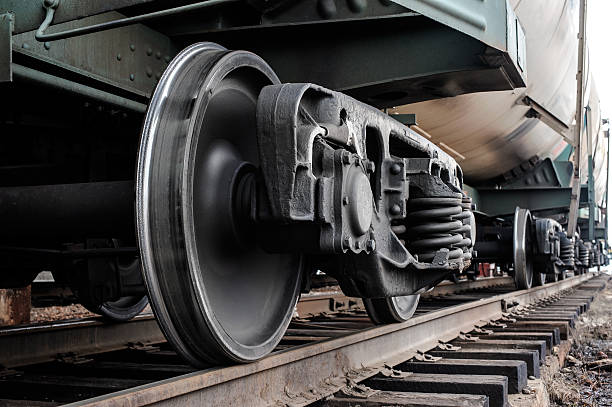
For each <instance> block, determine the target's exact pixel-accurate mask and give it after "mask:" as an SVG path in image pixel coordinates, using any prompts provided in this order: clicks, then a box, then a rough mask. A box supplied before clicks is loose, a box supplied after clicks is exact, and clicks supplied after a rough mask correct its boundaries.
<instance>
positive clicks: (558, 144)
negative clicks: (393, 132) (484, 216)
mask: <svg viewBox="0 0 612 407" xmlns="http://www.w3.org/2000/svg"><path fill="white" fill-rule="evenodd" d="M510 3H511V4H512V7H513V8H514V10H515V12H516V14H517V16H518V18H519V20H520V21H521V23H522V25H523V28H524V31H525V36H526V41H527V62H526V63H527V84H528V86H527V87H526V88H520V89H515V90H513V91H499V92H486V93H475V94H468V95H460V96H456V97H451V98H445V99H437V100H431V101H426V102H421V103H415V104H411V105H406V106H401V107H398V108H395V109H393V110H392V112H393V113H416V117H417V122H418V124H419V126H420V127H421V128H422V129H424V130H425V131H426V132H427V133H429V134H430V135H431V136H432V140H433V141H434V142H436V143H443V144H442V146H443V147H444V145H446V146H448V147H450V149H448V151H449V152H450V153H451V154H454V155H455V158H456V159H457V161H458V162H459V164H460V165H461V167H462V169H463V171H464V174H465V180H466V182H467V183H468V184H475V185H477V184H479V183H482V182H484V181H487V180H490V179H492V178H495V177H497V176H499V175H501V174H503V173H505V172H507V171H509V170H511V169H512V168H514V167H516V166H518V165H520V164H521V163H523V162H525V161H527V160H529V159H530V158H532V157H533V156H536V155H537V156H539V157H540V158H546V157H550V158H553V159H554V158H557V157H558V156H559V154H561V153H562V152H563V151H564V149H565V148H566V146H567V144H566V143H565V141H563V139H562V137H561V136H560V135H558V134H557V133H555V132H554V131H553V130H551V129H550V128H549V127H548V126H546V125H545V124H544V123H542V122H541V121H540V120H538V119H533V118H527V117H525V114H526V113H527V111H528V110H529V108H528V107H527V106H525V105H523V104H521V103H520V101H521V100H522V99H523V97H524V96H526V95H528V96H529V97H531V98H532V99H533V100H535V101H536V102H537V103H539V104H540V105H543V106H544V107H545V108H546V109H548V110H549V111H550V112H552V113H553V114H554V115H556V116H557V117H558V118H560V119H561V120H562V121H564V122H565V123H566V124H568V125H571V124H572V123H573V121H574V112H575V104H576V102H575V101H576V70H577V54H578V42H577V32H578V12H579V10H578V9H579V2H578V1H576V0H565V1H563V0H511V1H510ZM587 64H588V61H587ZM585 101H588V106H589V108H590V110H589V116H590V123H591V126H590V130H591V132H592V133H593V134H594V135H595V138H594V141H593V145H594V147H596V150H595V158H594V160H595V175H596V176H597V177H598V178H597V182H596V192H597V197H598V199H597V201H598V203H601V202H602V197H603V193H604V191H605V182H606V180H605V178H606V177H605V174H606V168H607V163H606V151H607V141H604V140H603V137H601V139H602V140H598V136H600V135H601V136H603V133H600V132H599V131H598V130H599V128H600V126H599V123H600V113H599V99H598V97H597V92H596V90H595V86H594V83H593V80H592V77H591V75H590V72H589V71H588V65H587V88H586V94H585ZM452 150H455V151H456V152H457V153H458V154H455V153H454V152H453V151H452ZM583 151H584V159H583V161H582V162H583V163H584V164H583V165H586V153H587V151H586V146H585V148H584V149H583ZM581 167H582V165H581ZM583 168H584V167H583ZM583 178H584V179H586V171H583Z"/></svg>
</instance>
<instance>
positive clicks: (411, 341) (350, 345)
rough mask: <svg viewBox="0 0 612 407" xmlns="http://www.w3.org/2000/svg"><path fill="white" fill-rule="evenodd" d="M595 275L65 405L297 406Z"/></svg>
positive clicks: (492, 298)
mask: <svg viewBox="0 0 612 407" xmlns="http://www.w3.org/2000/svg"><path fill="white" fill-rule="evenodd" d="M592 276H593V274H591V273H586V274H583V275H579V276H575V277H571V278H568V279H565V280H562V281H559V282H556V283H552V284H547V285H545V286H542V287H536V288H532V289H529V290H522V291H514V292H511V293H507V294H501V295H496V296H493V297H490V298H483V299H480V300H478V301H472V302H469V303H464V304H461V305H456V306H451V307H448V308H443V309H441V310H439V311H433V312H430V313H427V314H423V315H421V316H418V317H416V318H414V319H411V320H409V321H406V322H404V323H401V324H392V325H384V326H377V327H373V328H369V329H365V330H362V331H359V332H357V333H354V334H349V335H346V336H343V337H338V338H334V339H329V340H324V341H321V342H317V343H315V344H312V345H303V346H298V347H295V348H290V349H288V350H285V351H280V352H277V353H274V354H272V355H270V356H268V357H266V358H264V359H262V360H259V361H257V362H254V363H250V364H245V365H237V366H230V367H219V368H211V369H206V370H201V371H198V372H194V373H191V374H186V375H183V376H178V377H175V378H171V379H166V380H162V381H159V382H154V383H150V384H147V385H143V386H138V387H134V388H131V389H127V390H123V391H119V392H115V393H111V394H108V395H104V396H99V397H95V398H91V399H88V400H84V401H80V402H76V403H72V404H69V406H73V407H76V406H80V407H83V406H101V407H104V406H107V407H110V406H113V407H115V406H120V405H121V406H123V405H129V406H132V407H135V406H149V405H155V406H177V405H181V406H191V405H194V406H195V405H197V406H200V405H214V404H217V403H218V402H219V400H223V403H224V404H226V405H249V406H265V405H278V404H279V403H281V404H285V405H290V406H302V405H306V404H309V403H312V402H313V401H315V400H318V399H321V398H323V397H326V396H328V395H331V394H333V393H334V392H336V391H338V390H339V389H341V388H343V387H345V386H346V385H347V383H348V382H349V381H350V380H354V381H360V380H363V379H365V378H368V377H371V376H373V375H375V374H377V373H378V372H379V371H381V370H382V369H383V368H384V366H386V365H390V366H393V365H396V364H398V363H399V362H402V361H405V360H407V359H409V358H410V357H412V356H413V355H414V354H416V353H417V352H418V351H419V350H422V351H425V350H428V349H431V348H433V347H434V346H435V345H436V344H437V343H438V341H440V340H442V341H448V340H451V339H453V338H454V337H456V336H457V335H458V334H460V333H461V332H465V331H470V330H471V329H472V328H473V327H474V326H480V325H484V324H485V323H486V322H488V321H490V320H494V319H499V318H500V317H502V315H503V312H504V311H505V310H506V308H507V306H508V304H512V305H527V304H529V303H531V302H533V301H536V300H538V299H541V298H545V297H548V296H551V295H553V294H555V293H559V292H561V291H563V290H566V289H569V288H571V287H574V286H576V285H578V284H580V283H582V282H584V281H586V280H588V279H590V278H591V277H592Z"/></svg>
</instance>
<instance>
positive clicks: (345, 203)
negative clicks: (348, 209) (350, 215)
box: [342, 196, 351, 205]
mask: <svg viewBox="0 0 612 407" xmlns="http://www.w3.org/2000/svg"><path fill="white" fill-rule="evenodd" d="M350 202H351V201H350V200H349V197H348V196H345V197H344V198H342V205H348V204H349V203H350Z"/></svg>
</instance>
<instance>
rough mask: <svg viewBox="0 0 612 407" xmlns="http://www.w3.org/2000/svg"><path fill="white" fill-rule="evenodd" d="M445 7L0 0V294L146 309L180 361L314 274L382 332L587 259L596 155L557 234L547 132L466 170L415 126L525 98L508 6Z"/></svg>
mask: <svg viewBox="0 0 612 407" xmlns="http://www.w3.org/2000/svg"><path fill="white" fill-rule="evenodd" d="M437 3H440V4H437ZM464 3H465V4H463V3H462V4H461V5H458V3H455V2H453V1H441V2H436V4H437V5H436V6H433V5H431V2H429V1H417V0H395V1H387V0H380V1H379V0H317V1H286V0H269V1H259V0H245V1H237V0H208V1H199V2H196V1H172V2H171V1H162V0H115V1H113V2H102V1H100V2H80V1H77V0H44V1H42V0H40V1H38V0H33V1H25V2H24V1H17V0H0V89H1V90H0V91H1V92H2V96H3V100H4V101H5V103H4V107H3V109H2V110H1V111H0V134H1V135H2V138H1V140H0V224H1V227H0V288H10V287H23V286H27V285H28V284H30V283H31V282H32V280H33V279H34V278H35V276H36V275H37V274H38V273H39V272H41V271H51V272H52V274H53V278H54V280H55V281H56V282H57V283H58V284H62V285H66V286H68V287H70V289H71V290H72V291H73V292H74V293H75V294H76V296H77V297H78V299H79V301H80V302H81V303H82V304H83V305H85V306H86V307H87V308H88V309H90V310H92V311H94V312H96V313H99V314H102V315H104V316H105V317H107V318H109V319H112V320H118V321H121V320H127V319H130V318H132V317H133V316H135V315H136V314H138V313H139V312H140V311H141V310H142V309H143V308H144V307H145V306H146V304H147V303H148V302H149V301H150V303H151V306H152V308H153V310H154V312H155V315H156V318H157V321H158V323H159V325H160V327H161V328H162V331H163V332H164V334H165V335H166V338H167V339H168V341H169V342H170V343H171V344H172V345H173V346H174V348H175V349H176V350H177V352H178V353H179V354H180V355H182V356H183V357H184V358H185V359H187V360H188V361H189V362H191V363H192V364H194V365H196V366H201V365H203V364H205V363H207V362H211V361H212V362H218V363H219V362H220V363H228V362H247V361H252V360H256V359H258V358H261V357H262V356H264V355H266V354H267V353H269V352H270V351H272V349H274V347H275V346H276V344H277V343H278V341H279V340H280V338H281V336H282V335H283V333H284V331H285V329H286V328H287V326H288V324H289V321H290V319H291V316H292V314H293V310H294V307H295V304H296V301H297V300H298V298H299V295H300V293H301V292H307V291H308V290H309V286H310V281H311V278H312V276H313V275H314V274H315V273H317V272H318V271H322V272H324V273H326V274H328V275H330V276H332V277H333V278H335V279H336V280H337V281H338V283H339V284H340V286H341V288H342V290H343V291H344V293H345V294H347V295H349V296H354V297H361V298H363V299H364V304H365V306H366V309H367V311H368V314H369V315H370V317H371V318H372V320H373V321H374V322H376V323H389V322H401V321H405V320H407V319H408V318H410V317H411V316H412V314H413V312H414V310H415V308H416V305H417V303H418V298H419V297H418V296H419V293H422V292H424V291H426V290H429V289H430V288H432V287H433V286H435V285H436V284H437V283H439V282H440V281H442V280H444V279H448V278H452V277H456V276H459V275H462V274H474V273H476V271H477V270H478V267H479V265H480V264H490V263H495V264H497V265H500V266H502V267H503V268H504V269H505V271H507V272H508V273H510V274H512V275H514V277H515V280H516V283H517V287H518V288H529V287H531V285H532V284H545V283H546V282H547V281H548V280H555V279H558V278H563V277H564V276H565V273H566V272H567V271H568V270H569V271H573V272H582V271H584V270H586V269H588V268H589V267H593V266H598V265H603V264H606V263H607V256H605V255H604V253H607V245H606V243H605V242H606V241H607V239H606V238H607V230H605V228H604V227H603V225H605V224H606V219H605V218H606V217H605V207H606V205H605V200H603V199H600V198H598V197H597V196H596V193H595V186H594V185H595V179H596V178H597V179H601V177H605V176H606V174H607V161H606V163H605V168H604V169H603V170H602V169H601V168H603V167H602V166H601V165H599V166H597V165H595V164H593V160H594V158H593V157H599V156H598V155H597V154H595V153H593V152H591V153H590V154H587V156H585V157H586V159H585V160H582V162H583V163H586V164H585V167H584V168H587V167H588V170H587V171H586V172H585V171H583V172H582V174H583V176H584V177H585V178H584V180H583V181H584V186H582V188H581V189H583V190H584V191H582V193H581V194H580V203H581V204H580V208H581V209H580V211H581V212H580V215H581V216H579V217H578V219H579V222H578V223H579V228H577V229H576V232H575V233H574V232H573V231H572V232H568V226H567V224H568V217H569V206H570V200H571V195H572V192H571V180H572V177H573V175H574V174H575V173H577V172H576V171H574V164H573V161H571V159H570V154H572V153H573V152H575V151H577V150H576V149H575V148H574V147H572V145H571V144H568V147H567V148H566V149H565V150H564V151H565V156H561V155H560V156H558V157H555V158H554V159H552V158H548V157H539V158H538V157H536V158H534V159H531V160H527V161H525V162H522V163H521V164H520V165H519V166H518V167H516V168H514V169H512V170H511V171H507V172H506V173H504V174H491V177H489V178H486V179H483V178H482V177H478V176H471V175H470V173H466V172H465V171H464V169H463V167H462V163H461V162H462V160H463V159H462V158H461V157H462V154H461V153H459V152H458V151H457V150H456V149H455V147H451V146H450V145H449V144H448V143H440V142H436V138H435V137H431V135H430V134H428V133H427V132H424V131H422V129H421V127H422V126H423V122H421V121H420V119H419V117H420V116H419V113H418V112H417V110H418V109H417V108H418V106H420V104H421V103H428V102H430V101H445V100H452V99H455V98H457V97H461V95H472V94H491V93H492V92H493V93H494V92H511V93H512V92H515V93H516V95H518V96H521V94H520V92H519V90H520V89H525V88H527V89H529V88H528V85H529V77H530V76H529V75H530V67H529V63H528V60H526V59H527V49H528V44H529V42H528V41H527V40H526V31H524V29H523V26H522V25H521V21H520V18H519V17H520V16H519V17H517V13H515V10H514V9H513V6H512V4H511V3H510V2H506V1H490V2H481V1H474V2H464ZM527 34H528V32H527ZM527 38H529V37H527ZM576 49H578V45H577V44H576ZM593 94H594V92H593ZM520 100H523V101H524V100H527V102H525V103H527V105H526V106H525V111H524V112H522V113H521V115H520V119H521V120H523V119H524V120H527V121H535V122H537V123H541V122H543V123H544V125H547V120H548V127H550V118H551V117H552V118H555V117H556V116H555V114H554V112H552V113H551V112H550V111H548V110H546V107H543V106H541V105H540V104H538V103H537V101H534V100H532V99H525V97H524V96H521V98H520ZM529 101H531V102H529ZM529 103H531V104H529ZM594 104H595V102H593V104H592V106H594ZM397 106H403V107H402V109H403V110H402V111H401V112H400V113H403V114H401V115H393V114H391V115H390V114H388V113H397V111H396V110H397V109H393V110H389V109H391V108H394V107H397ZM411 106H415V110H414V111H411ZM593 110H594V109H587V110H585V112H586V113H585V117H587V116H588V120H589V126H591V127H589V129H595V128H596V129H597V132H595V131H592V133H597V134H600V135H601V137H600V138H598V139H597V140H600V141H599V142H598V143H600V144H598V145H599V148H600V150H597V151H600V152H603V157H605V160H607V151H608V148H607V143H608V136H607V133H606V132H604V131H603V130H602V131H599V130H600V126H599V122H600V118H599V116H597V117H596V118H595V119H593V118H592V116H594V114H593V113H590V112H593ZM409 113H417V114H416V116H415V115H411V114H409ZM470 117H471V118H470V120H478V117H474V116H470ZM445 118H447V119H445ZM438 119H439V120H441V121H444V120H448V121H452V120H455V118H453V117H452V116H451V114H448V115H446V113H445V112H444V111H442V112H441V116H440V117H438ZM557 120H559V119H557ZM561 121H563V120H561ZM590 121H599V122H596V123H590ZM417 123H418V124H417ZM420 126H421V127H420ZM548 127H547V128H548ZM566 127H567V126H566ZM566 130H567V129H566ZM587 133H588V132H587ZM434 135H435V134H434ZM559 137H561V136H559ZM585 151H586V150H585ZM589 151H590V150H589ZM600 155H601V154H600ZM601 160H603V159H600V158H597V163H598V164H601V163H599V161H601ZM574 162H575V160H574ZM470 165H471V164H470ZM468 168H470V167H469V166H468ZM595 168H598V169H600V171H599V172H598V173H596V172H595ZM585 174H586V175H585ZM466 182H467V183H466ZM606 185H607V183H606ZM606 196H607V192H606Z"/></svg>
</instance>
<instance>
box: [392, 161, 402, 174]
mask: <svg viewBox="0 0 612 407" xmlns="http://www.w3.org/2000/svg"><path fill="white" fill-rule="evenodd" d="M390 171H391V174H393V175H398V174H399V173H400V172H402V166H401V165H399V164H398V163H393V164H391V168H390Z"/></svg>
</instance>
